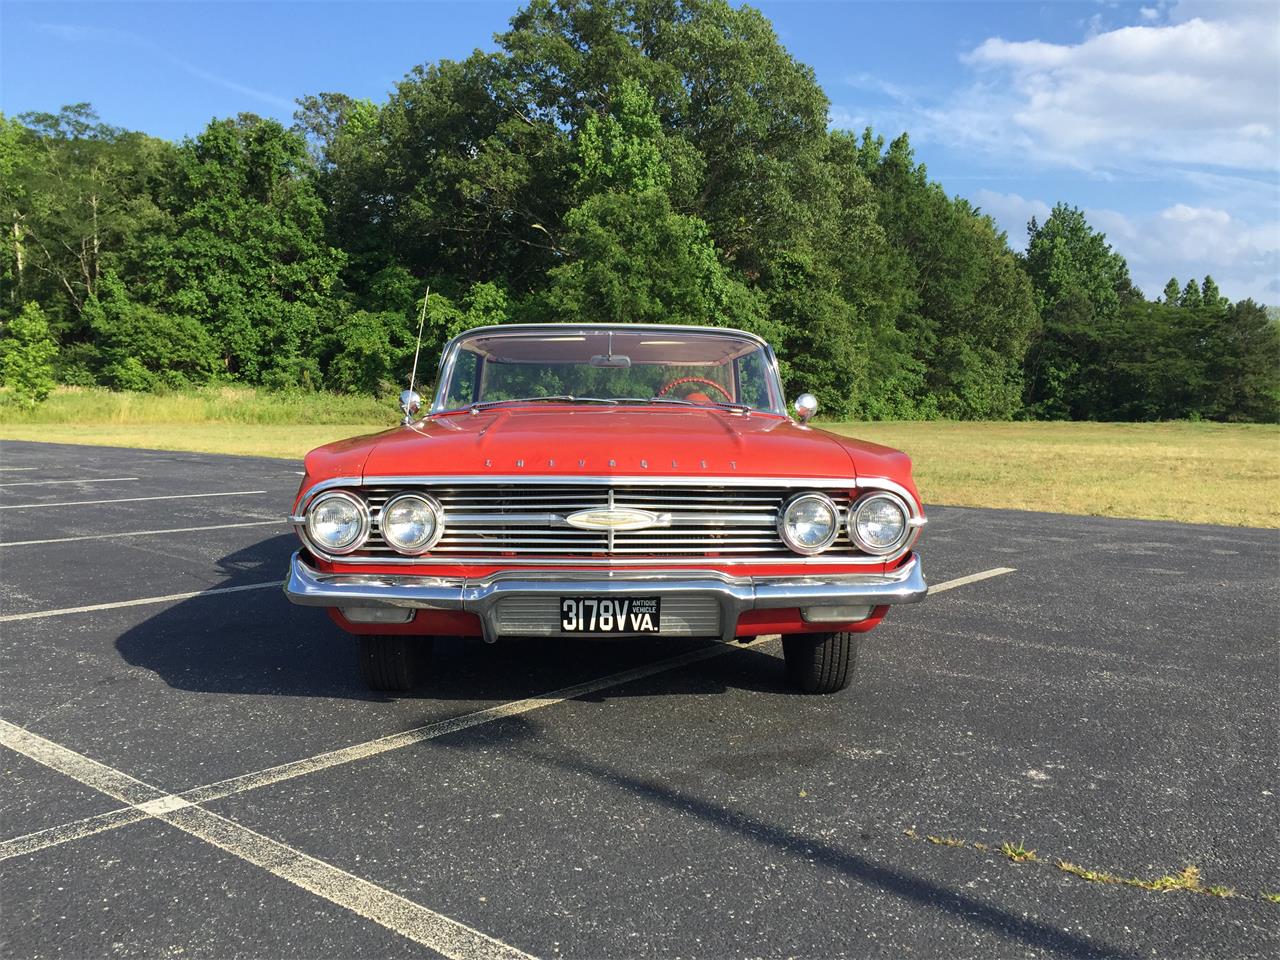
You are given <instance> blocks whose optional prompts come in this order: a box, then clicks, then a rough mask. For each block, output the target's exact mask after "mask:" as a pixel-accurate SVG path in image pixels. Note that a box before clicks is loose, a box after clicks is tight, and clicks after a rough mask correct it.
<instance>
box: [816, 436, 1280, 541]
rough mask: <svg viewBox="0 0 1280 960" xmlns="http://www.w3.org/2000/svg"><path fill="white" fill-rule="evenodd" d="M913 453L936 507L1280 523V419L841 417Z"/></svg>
mask: <svg viewBox="0 0 1280 960" xmlns="http://www.w3.org/2000/svg"><path fill="white" fill-rule="evenodd" d="M822 426H824V427H825V428H826V429H828V430H831V431H833V432H835V433H840V434H844V435H846V436H856V437H861V438H862V439H864V440H872V441H874V442H876V443H883V444H886V445H888V446H891V447H897V448H899V449H901V450H905V451H906V452H907V453H908V454H910V455H911V458H912V460H913V461H914V463H915V476H916V482H917V484H918V485H919V487H920V492H921V493H922V495H923V496H924V498H925V500H926V501H928V502H929V503H942V504H952V505H955V506H968V507H1005V508H1010V509H1017V510H1047V511H1053V512H1059V513H1076V514H1089V515H1094V516H1104V517H1137V518H1142V519H1147V520H1179V521H1183V522H1188V523H1220V524H1227V525H1231V526H1250V527H1280V427H1277V426H1272V425H1262V424H1220V423H933V422H929V423H839V424H823V425H822Z"/></svg>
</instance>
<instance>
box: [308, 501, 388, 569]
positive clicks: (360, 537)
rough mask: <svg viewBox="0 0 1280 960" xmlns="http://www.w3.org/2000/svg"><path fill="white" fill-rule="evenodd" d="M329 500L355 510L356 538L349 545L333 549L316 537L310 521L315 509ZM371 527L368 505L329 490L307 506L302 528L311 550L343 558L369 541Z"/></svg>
mask: <svg viewBox="0 0 1280 960" xmlns="http://www.w3.org/2000/svg"><path fill="white" fill-rule="evenodd" d="M331 500H344V501H346V502H348V503H350V504H352V505H353V506H354V507H355V508H356V514H357V515H358V517H359V520H360V525H359V527H358V529H357V533H356V537H355V539H354V540H352V541H351V542H350V543H349V544H347V545H345V546H341V547H333V546H330V545H329V544H327V543H325V542H324V541H323V540H322V539H320V537H318V536H316V533H315V529H314V528H313V526H312V520H313V518H314V517H315V515H316V508H317V507H319V506H320V505H321V504H324V503H328V502H329V501H331ZM371 527H372V519H371V518H370V516H369V507H368V505H367V504H366V503H365V502H364V501H363V500H361V499H360V498H359V497H357V496H356V495H355V494H353V493H348V492H347V491H345V490H330V491H327V492H325V493H322V494H320V495H319V496H318V497H316V498H315V499H314V500H312V501H311V502H310V503H309V504H307V515H306V520H305V521H304V528H305V529H306V532H307V541H308V542H309V543H310V544H311V546H312V547H313V548H315V549H316V550H318V551H319V552H321V553H325V554H331V555H333V556H335V557H341V556H345V555H347V554H348V553H355V551H357V550H359V549H360V548H361V547H363V546H364V545H365V542H366V541H368V539H369V530H370V528H371Z"/></svg>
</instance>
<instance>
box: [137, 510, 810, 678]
mask: <svg viewBox="0 0 1280 960" xmlns="http://www.w3.org/2000/svg"><path fill="white" fill-rule="evenodd" d="M295 547H296V540H295V539H294V538H293V537H292V536H291V535H281V536H276V537H270V538H267V539H265V540H261V541H259V542H257V543H255V544H253V545H251V546H249V547H246V548H244V549H242V550H239V551H236V552H235V553H231V554H228V555H227V556H225V557H223V558H221V560H219V561H218V566H219V569H220V570H221V571H222V572H223V573H224V574H225V576H226V578H227V579H226V582H225V583H222V584H219V585H218V587H219V588H225V587H236V586H244V585H250V584H255V583H262V582H264V581H268V580H271V579H273V578H276V577H280V576H281V575H282V574H283V572H284V571H285V570H286V569H287V567H288V561H289V556H290V554H291V553H292V551H293V550H294V549H295ZM708 642H709V641H707V640H694V639H684V638H653V639H651V640H649V639H646V640H644V641H635V640H621V639H619V640H595V639H590V640H575V639H561V638H541V637H530V638H505V639H502V640H499V641H498V642H497V643H493V644H486V643H483V642H482V641H480V640H479V639H478V638H477V639H470V638H468V639H463V638H459V637H441V638H436V640H435V641H434V643H433V650H432V652H431V655H430V657H429V658H427V669H426V670H425V675H424V679H423V682H422V683H421V684H420V685H419V686H418V688H417V689H416V690H414V691H413V692H412V693H410V694H406V695H403V696H396V697H391V696H387V695H385V694H381V693H377V692H372V691H369V690H368V689H366V688H365V687H364V685H363V683H362V682H361V680H360V677H359V674H358V671H357V662H356V641H355V639H354V638H353V637H351V636H350V635H349V634H347V633H346V632H344V631H343V630H341V629H340V628H339V627H338V626H336V625H335V624H334V623H333V622H332V621H331V620H330V619H329V617H328V615H327V614H326V613H325V612H324V611H323V610H319V609H314V608H305V607H296V606H293V605H291V604H290V603H289V602H288V601H287V600H286V599H285V598H284V596H283V594H282V592H281V591H279V590H273V589H271V588H264V589H261V590H249V591H244V592H236V593H227V594H220V595H218V594H215V595H210V596H197V597H192V598H190V599H188V600H184V601H181V602H179V603H176V604H173V605H170V606H167V607H164V608H163V609H161V610H159V611H157V612H154V613H152V614H151V615H150V616H147V617H146V618H145V619H143V620H142V621H140V622H138V623H137V624H136V625H134V626H132V627H129V628H128V629H126V630H125V631H124V632H123V633H122V634H121V635H120V637H119V638H118V639H117V641H116V648H117V650H118V651H119V652H120V654H121V656H122V657H123V658H124V659H125V660H126V661H127V662H128V663H130V664H133V665H134V666H138V667H142V668H144V669H147V670H150V671H152V672H154V673H155V674H157V675H158V676H159V677H160V678H161V679H163V680H164V681H165V683H167V684H168V685H169V686H171V687H173V688H175V689H181V690H190V691H196V692H201V693H228V694H257V695H263V696H296V697H334V698H341V699H354V700H366V701H389V700H392V699H407V698H417V699H423V700H440V701H453V700H457V701H477V700H502V701H510V700H518V699H522V698H525V697H530V696H536V695H541V694H545V693H548V692H551V691H555V690H558V689H561V688H564V687H567V686H571V685H574V684H579V683H584V682H586V681H589V680H596V679H599V678H602V677H606V676H609V675H611V674H614V673H620V672H622V671H626V670H630V669H633V668H636V667H642V666H644V665H646V664H649V663H653V662H655V661H659V660H662V659H665V658H667V657H673V656H677V655H679V654H682V653H686V652H688V651H690V650H694V649H697V648H698V647H701V646H705V645H706V644H707V643H708ZM732 652H733V656H729V657H716V658H712V659H710V660H709V661H707V662H705V663H703V664H699V665H697V666H696V667H693V668H685V669H682V670H681V671H679V672H674V671H673V672H672V673H670V674H658V675H657V679H652V680H649V681H647V682H646V684H645V685H644V688H643V689H644V692H645V694H646V695H652V694H653V692H654V685H655V684H659V685H662V684H663V680H662V678H664V677H665V678H668V679H667V683H666V687H667V689H669V690H670V692H671V693H672V694H673V695H675V694H681V695H703V694H708V693H717V692H724V691H726V690H729V689H745V690H752V691H757V692H766V693H775V694H789V693H791V692H792V690H791V688H790V687H789V686H788V685H787V682H786V677H785V674H784V671H783V666H782V661H781V659H780V658H777V657H774V656H772V655H770V654H768V653H766V652H764V651H759V650H753V649H745V648H739V649H735V650H734V651H732ZM730 661H732V664H730ZM633 689H634V685H632V686H631V687H628V686H617V687H610V688H607V689H603V690H598V691H595V692H591V693H586V694H583V695H582V696H581V697H579V699H583V700H586V701H595V700H608V699H613V698H616V697H625V696H629V695H632V692H633Z"/></svg>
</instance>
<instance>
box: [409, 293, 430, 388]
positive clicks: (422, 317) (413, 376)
mask: <svg viewBox="0 0 1280 960" xmlns="http://www.w3.org/2000/svg"><path fill="white" fill-rule="evenodd" d="M430 298H431V287H429V286H428V287H427V292H426V294H425V295H424V296H423V297H422V312H421V313H419V314H418V345H417V346H416V347H414V348H413V369H412V370H410V371H409V389H410V390H412V389H413V385H414V383H415V382H416V381H417V379H418V354H419V353H421V352H422V326H423V324H425V323H426V322H427V301H428V300H429V299H430Z"/></svg>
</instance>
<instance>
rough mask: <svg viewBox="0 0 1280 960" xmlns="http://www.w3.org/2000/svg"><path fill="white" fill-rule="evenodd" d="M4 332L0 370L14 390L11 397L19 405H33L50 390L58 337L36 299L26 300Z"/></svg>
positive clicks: (1, 341)
mask: <svg viewBox="0 0 1280 960" xmlns="http://www.w3.org/2000/svg"><path fill="white" fill-rule="evenodd" d="M8 327H9V329H8V330H7V331H6V334H7V335H6V336H5V338H4V339H3V340H0V348H3V349H0V372H3V374H4V382H5V384H6V385H7V386H8V387H9V389H10V390H12V391H13V399H14V401H15V402H17V403H18V404H21V405H22V406H35V405H36V404H38V403H40V402H42V401H43V400H44V399H45V398H46V397H48V396H49V394H50V392H52V390H53V386H54V380H53V358H54V356H55V355H56V354H57V352H58V344H57V341H55V340H54V338H53V334H52V333H51V332H50V330H49V321H48V320H47V319H45V315H44V311H43V310H41V309H40V305H39V304H37V303H31V302H28V303H26V304H24V305H23V307H22V310H21V311H20V312H19V313H18V315H17V316H16V317H14V318H13V319H12V320H10V321H9V324H8Z"/></svg>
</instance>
